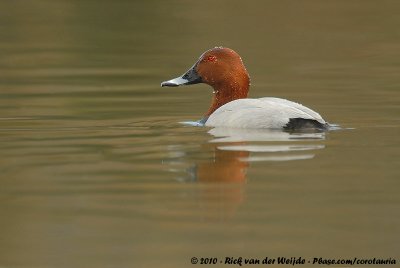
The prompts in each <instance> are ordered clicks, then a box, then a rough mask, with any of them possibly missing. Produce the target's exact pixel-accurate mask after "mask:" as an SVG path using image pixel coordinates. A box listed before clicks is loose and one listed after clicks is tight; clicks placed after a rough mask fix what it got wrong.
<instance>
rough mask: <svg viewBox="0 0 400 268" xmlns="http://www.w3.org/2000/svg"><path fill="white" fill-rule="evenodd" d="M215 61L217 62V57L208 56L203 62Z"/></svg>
mask: <svg viewBox="0 0 400 268" xmlns="http://www.w3.org/2000/svg"><path fill="white" fill-rule="evenodd" d="M216 60H217V57H215V56H214V55H210V56H208V57H206V58H205V61H209V62H214V61H216Z"/></svg>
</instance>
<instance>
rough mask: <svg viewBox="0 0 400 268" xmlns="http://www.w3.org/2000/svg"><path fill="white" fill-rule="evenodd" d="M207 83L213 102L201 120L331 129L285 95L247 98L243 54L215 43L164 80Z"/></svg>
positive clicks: (226, 124)
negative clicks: (176, 75) (174, 75)
mask: <svg viewBox="0 0 400 268" xmlns="http://www.w3.org/2000/svg"><path fill="white" fill-rule="evenodd" d="M197 83H205V84H208V85H210V86H211V87H213V89H214V92H213V98H212V102H211V106H210V108H209V109H208V111H207V113H206V114H205V116H204V118H203V119H201V120H200V121H199V122H200V123H201V124H204V125H205V126H210V127H233V128H269V129H287V130H295V129H301V128H312V129H327V128H328V126H329V124H328V123H327V122H325V120H324V119H322V117H321V116H320V115H319V114H318V113H317V112H315V111H313V110H311V109H310V108H307V107H305V106H303V105H301V104H299V103H296V102H292V101H289V100H286V99H281V98H272V97H266V98H260V99H250V98H247V94H248V93H249V88H250V77H249V74H248V73H247V70H246V68H245V66H244V64H243V61H242V59H241V58H240V56H239V54H238V53H236V52H235V51H233V50H232V49H230V48H225V47H215V48H212V49H210V50H207V51H206V52H204V53H203V54H202V55H201V56H200V58H199V60H198V61H197V62H196V63H195V64H194V65H193V66H192V67H191V68H190V69H189V70H188V71H187V72H186V73H185V74H183V75H182V76H179V77H177V78H174V79H171V80H168V81H164V82H162V83H161V86H162V87H176V86H180V85H191V84H197Z"/></svg>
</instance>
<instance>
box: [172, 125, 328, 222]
mask: <svg viewBox="0 0 400 268" xmlns="http://www.w3.org/2000/svg"><path fill="white" fill-rule="evenodd" d="M208 133H209V134H211V135H212V136H213V138H212V139H211V140H209V142H208V143H206V144H203V145H202V147H203V150H206V151H210V152H211V154H212V156H211V157H209V158H207V159H206V160H196V161H195V163H191V166H190V167H189V168H186V169H185V174H186V176H184V177H183V178H182V177H180V178H179V180H181V181H184V182H198V183H202V185H201V186H202V187H198V188H197V191H198V193H197V195H196V196H197V198H198V199H199V202H200V203H201V206H200V207H201V208H202V209H201V215H202V217H203V218H207V219H213V220H214V219H219V220H221V219H226V218H230V217H232V216H233V215H234V214H235V212H236V210H237V208H238V206H239V205H240V204H241V203H243V201H244V200H245V184H246V181H247V178H246V173H247V169H248V167H249V165H250V163H251V162H259V161H271V162H276V161H293V160H306V159H311V158H313V157H314V156H315V153H313V151H315V150H320V149H324V148H325V145H323V144H316V143H317V142H320V141H321V140H324V139H325V133H324V132H315V133H288V132H283V131H277V130H265V129H263V130H261V129H230V128H213V129H211V130H210V131H209V132H208ZM169 149H170V150H171V152H170V154H169V155H170V157H171V158H173V159H174V160H173V161H172V162H169V163H170V164H174V165H175V166H176V164H177V162H178V163H188V162H192V161H191V159H189V157H188V155H189V154H188V153H186V152H184V151H182V150H184V148H183V147H181V146H171V147H169ZM207 149H208V150H207ZM170 171H174V172H179V173H180V174H181V171H182V170H179V169H176V168H174V169H170ZM216 200H217V202H216Z"/></svg>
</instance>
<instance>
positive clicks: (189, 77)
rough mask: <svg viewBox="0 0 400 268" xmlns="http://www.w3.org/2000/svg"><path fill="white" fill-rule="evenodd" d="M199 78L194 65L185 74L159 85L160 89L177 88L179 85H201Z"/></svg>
mask: <svg viewBox="0 0 400 268" xmlns="http://www.w3.org/2000/svg"><path fill="white" fill-rule="evenodd" d="M201 82H202V80H201V77H200V76H199V74H198V73H197V71H196V64H195V65H194V66H193V67H192V68H190V69H189V71H187V72H186V73H185V74H183V75H182V76H179V77H177V78H174V79H171V80H168V81H164V82H162V83H161V86H162V87H177V86H181V85H191V84H198V83H201Z"/></svg>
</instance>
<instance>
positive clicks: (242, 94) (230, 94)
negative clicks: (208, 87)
mask: <svg viewBox="0 0 400 268" xmlns="http://www.w3.org/2000/svg"><path fill="white" fill-rule="evenodd" d="M249 87H250V80H249V79H248V78H247V79H244V80H242V81H241V82H238V81H232V82H231V83H226V84H225V83H224V84H222V85H218V84H216V85H213V88H214V92H213V94H214V96H213V98H212V101H211V106H210V108H209V109H208V111H207V113H206V114H205V116H206V117H208V116H210V115H211V114H212V113H213V112H214V111H215V110H217V109H218V108H219V107H221V106H222V105H224V104H226V103H228V102H231V101H233V100H237V99H245V98H247V94H248V93H249Z"/></svg>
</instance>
